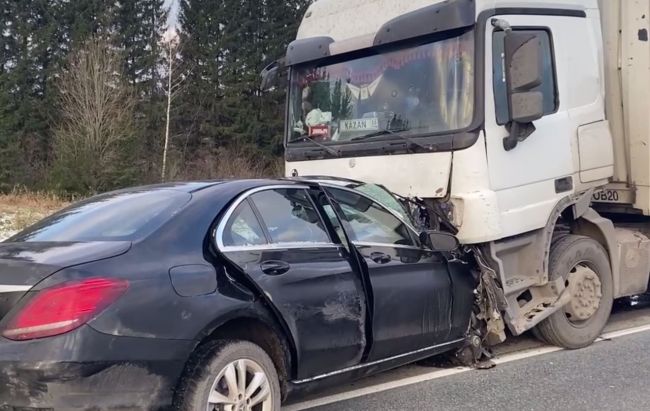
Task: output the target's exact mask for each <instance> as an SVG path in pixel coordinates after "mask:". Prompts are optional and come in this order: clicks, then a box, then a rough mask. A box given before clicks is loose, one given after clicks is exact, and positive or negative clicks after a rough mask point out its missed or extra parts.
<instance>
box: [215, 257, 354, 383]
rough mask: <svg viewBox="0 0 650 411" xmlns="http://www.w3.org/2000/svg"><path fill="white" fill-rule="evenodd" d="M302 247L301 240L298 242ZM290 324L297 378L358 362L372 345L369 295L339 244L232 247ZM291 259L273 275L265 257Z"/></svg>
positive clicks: (236, 261)
mask: <svg viewBox="0 0 650 411" xmlns="http://www.w3.org/2000/svg"><path fill="white" fill-rule="evenodd" d="M297 247H298V246H297ZM225 254H226V256H227V257H228V258H229V259H230V260H231V261H232V262H233V263H234V264H236V265H237V266H238V267H239V268H240V269H241V270H242V271H243V272H245V273H246V275H248V276H250V278H251V280H252V281H253V282H254V283H255V284H256V286H257V287H259V291H260V293H262V294H263V295H265V296H266V298H267V299H268V301H269V303H270V304H271V305H272V307H273V308H274V309H275V311H276V312H277V313H278V314H279V316H280V318H282V319H283V321H284V322H285V323H286V324H287V326H288V329H289V330H290V333H291V336H292V338H293V340H294V342H295V345H296V347H297V353H296V354H297V358H296V364H297V366H298V367H297V368H298V374H297V378H299V379H300V378H308V377H312V376H314V375H317V374H319V373H323V372H328V371H333V370H337V369H341V368H345V367H349V366H352V365H355V364H358V363H359V362H360V361H361V359H362V355H363V352H364V349H365V348H366V335H365V333H366V331H365V322H366V315H367V313H366V304H367V303H366V297H365V295H364V291H363V288H362V284H361V281H360V278H359V276H358V274H357V273H356V272H355V271H354V270H353V269H352V267H351V264H350V261H349V260H348V259H347V258H346V257H345V254H344V253H343V252H342V250H341V249H340V248H339V247H336V246H331V247H326V246H323V247H321V248H293V249H277V250H250V251H235V252H226V253H225ZM269 261H277V262H283V263H286V264H288V265H290V267H291V268H290V269H289V271H288V272H287V273H286V274H281V275H272V274H271V275H268V274H265V273H264V272H263V271H262V265H263V264H264V262H269Z"/></svg>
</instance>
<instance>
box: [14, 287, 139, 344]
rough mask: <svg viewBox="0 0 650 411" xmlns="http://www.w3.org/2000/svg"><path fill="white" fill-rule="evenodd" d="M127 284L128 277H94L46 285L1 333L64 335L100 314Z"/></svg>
mask: <svg viewBox="0 0 650 411" xmlns="http://www.w3.org/2000/svg"><path fill="white" fill-rule="evenodd" d="M128 287H129V283H128V282H127V281H125V280H116V279H107V278H93V279H89V280H83V281H79V282H72V283H65V284H62V285H59V286H56V287H52V288H47V289H45V290H43V291H41V292H40V293H38V294H37V295H36V296H35V297H34V298H33V299H32V300H31V301H29V302H28V303H27V304H26V305H25V306H24V307H23V308H22V309H21V310H20V311H19V312H18V313H16V314H15V315H14V317H13V318H12V319H11V321H10V322H9V324H8V325H7V326H6V328H5V330H4V331H2V335H3V336H4V337H5V338H8V339H10V340H16V341H24V340H32V339H36V338H44V337H52V336H55V335H60V334H65V333H67V332H69V331H72V330H74V329H76V328H79V327H81V326H82V325H83V324H85V323H87V322H88V321H90V320H91V319H92V318H93V317H95V316H97V315H98V314H99V313H100V312H102V311H103V310H105V309H106V308H107V307H108V306H109V305H111V304H112V303H114V302H115V300H117V299H118V298H120V297H121V296H122V295H123V294H124V293H125V292H126V290H127V289H128Z"/></svg>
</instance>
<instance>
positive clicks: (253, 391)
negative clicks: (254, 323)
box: [174, 340, 282, 411]
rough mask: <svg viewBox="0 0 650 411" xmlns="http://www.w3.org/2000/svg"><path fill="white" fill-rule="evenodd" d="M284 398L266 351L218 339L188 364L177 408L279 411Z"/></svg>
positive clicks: (237, 342) (242, 342)
mask: <svg viewBox="0 0 650 411" xmlns="http://www.w3.org/2000/svg"><path fill="white" fill-rule="evenodd" d="M281 398H282V396H281V392H280V382H279V378H278V373H277V371H276V369H275V366H274V364H273V361H272V360H271V358H270V357H269V356H268V354H266V352H264V350H262V349H261V348H260V347H258V346H257V345H255V344H252V343H250V342H247V341H228V340H217V341H213V342H210V343H208V344H206V345H205V346H203V347H201V348H200V349H199V350H198V352H197V353H196V354H195V355H194V356H193V358H192V360H191V361H190V364H188V368H187V370H186V373H185V376H184V377H183V380H182V381H181V386H180V387H179V389H178V391H177V393H176V398H175V404H174V409H175V410H178V411H205V410H206V409H213V408H212V407H214V409H217V410H219V409H233V410H247V411H248V410H251V411H261V410H264V411H266V410H270V411H280V403H281ZM219 405H221V407H219ZM228 406H229V408H227V407H228Z"/></svg>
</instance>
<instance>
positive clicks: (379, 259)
mask: <svg viewBox="0 0 650 411" xmlns="http://www.w3.org/2000/svg"><path fill="white" fill-rule="evenodd" d="M370 259H371V260H372V261H374V262H376V263H377V264H387V263H390V262H391V260H392V258H391V257H390V256H389V255H388V254H386V253H380V252H374V253H371V254H370Z"/></svg>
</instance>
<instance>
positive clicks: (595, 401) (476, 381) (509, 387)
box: [312, 332, 650, 411]
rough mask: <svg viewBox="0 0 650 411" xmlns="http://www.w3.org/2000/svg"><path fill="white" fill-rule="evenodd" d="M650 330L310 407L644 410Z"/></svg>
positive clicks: (343, 410)
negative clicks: (582, 347)
mask: <svg viewBox="0 0 650 411" xmlns="http://www.w3.org/2000/svg"><path fill="white" fill-rule="evenodd" d="M649 365H650V332H644V333H639V334H635V335H631V336H627V337H622V338H620V339H617V340H615V341H611V342H602V343H599V344H596V345H594V346H592V347H590V348H587V349H584V350H580V351H575V352H569V351H560V352H556V353H552V354H546V355H542V356H538V357H533V358H528V359H526V360H521V361H516V362H511V363H508V364H503V365H500V366H498V367H496V368H494V369H492V370H489V371H471V372H468V373H464V374H458V375H454V376H450V377H447V378H442V379H437V380H434V381H430V382H425V383H421V384H415V385H411V386H408V387H402V388H399V389H395V390H391V391H384V392H381V393H378V394H375V395H370V396H365V397H361V398H357V399H354V400H348V401H344V402H340V403H334V404H330V405H327V406H323V407H317V408H312V410H314V411H348V410H349V411H353V410H354V411H366V410H367V411H377V410H384V411H389V410H395V411H402V410H474V411H475V410H486V411H487V410H495V411H497V410H499V411H504V410H513V411H523V410H529V411H538V410H539V411H543V410H544V411H546V410H558V411H559V410H573V411H578V410H585V411H586V410H589V411H591V410H635V411H636V410H640V409H646V407H647V406H648V405H647V404H649V403H650V387H649V384H648V383H649V379H648V377H649V376H650V367H649Z"/></svg>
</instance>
